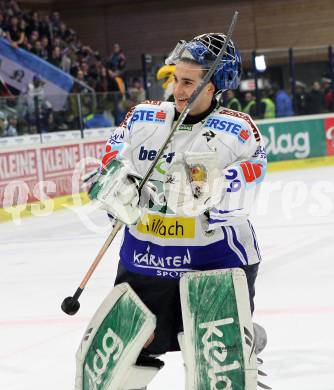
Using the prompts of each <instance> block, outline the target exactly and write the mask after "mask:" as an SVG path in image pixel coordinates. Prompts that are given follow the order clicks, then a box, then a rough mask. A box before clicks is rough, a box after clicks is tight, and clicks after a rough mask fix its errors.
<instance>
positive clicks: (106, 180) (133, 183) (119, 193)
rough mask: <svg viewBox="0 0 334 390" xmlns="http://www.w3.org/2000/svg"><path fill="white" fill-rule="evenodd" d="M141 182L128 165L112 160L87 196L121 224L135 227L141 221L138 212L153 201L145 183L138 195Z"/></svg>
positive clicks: (152, 194)
mask: <svg viewBox="0 0 334 390" xmlns="http://www.w3.org/2000/svg"><path fill="white" fill-rule="evenodd" d="M141 179H142V178H141V176H139V175H138V174H137V173H136V172H135V171H134V169H133V168H132V167H131V165H130V163H129V162H128V161H126V160H116V159H115V160H112V161H111V162H110V163H109V164H108V165H107V166H106V167H105V168H103V169H102V171H101V173H100V175H99V176H98V178H97V180H96V181H95V182H94V184H93V185H92V186H91V187H90V189H89V191H88V195H89V198H90V199H91V200H95V201H97V202H99V203H100V205H101V208H102V209H105V210H106V211H108V213H110V214H112V216H114V217H115V218H117V219H119V220H120V221H122V222H123V223H124V224H126V225H134V224H136V223H137V222H138V220H139V219H140V217H141V214H142V212H141V209H142V208H143V207H144V206H145V204H147V203H148V200H149V199H153V201H154V198H155V194H156V188H155V186H154V185H153V184H151V183H146V184H145V186H144V187H143V189H142V190H141V193H139V191H138V187H139V184H140V181H141Z"/></svg>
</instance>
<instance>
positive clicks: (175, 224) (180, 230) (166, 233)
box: [137, 214, 195, 238]
mask: <svg viewBox="0 0 334 390" xmlns="http://www.w3.org/2000/svg"><path fill="white" fill-rule="evenodd" d="M137 230H138V231H139V232H140V233H144V234H151V235H153V236H156V237H160V238H194V237H195V219H194V218H183V217H177V218H176V217H162V216H159V215H155V214H147V215H146V216H145V217H144V218H143V220H142V221H140V222H139V223H138V226H137Z"/></svg>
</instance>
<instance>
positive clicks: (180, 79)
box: [173, 61, 215, 115]
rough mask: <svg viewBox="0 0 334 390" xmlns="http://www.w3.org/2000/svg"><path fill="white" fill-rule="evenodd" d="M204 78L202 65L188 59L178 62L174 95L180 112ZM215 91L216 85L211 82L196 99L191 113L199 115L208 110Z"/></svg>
mask: <svg viewBox="0 0 334 390" xmlns="http://www.w3.org/2000/svg"><path fill="white" fill-rule="evenodd" d="M202 78H203V69H202V67H201V66H200V65H197V64H195V63H191V62H186V61H180V62H178V63H177V64H176V67H175V71H174V89H173V95H174V99H175V106H176V110H177V111H178V112H181V111H182V110H183V109H184V107H185V106H186V104H187V103H188V99H189V97H190V96H191V94H192V93H193V92H194V90H195V88H196V87H197V86H198V84H199V83H200V82H201V80H202ZM214 92H215V87H214V85H213V84H212V83H211V82H209V83H208V84H207V85H206V86H205V87H204V89H203V90H202V92H201V93H200V94H199V95H198V97H197V99H196V100H195V102H194V104H193V106H192V109H191V110H190V114H191V115H198V114H201V113H202V112H204V111H206V110H207V109H208V108H209V107H210V104H211V101H212V98H213V95H214Z"/></svg>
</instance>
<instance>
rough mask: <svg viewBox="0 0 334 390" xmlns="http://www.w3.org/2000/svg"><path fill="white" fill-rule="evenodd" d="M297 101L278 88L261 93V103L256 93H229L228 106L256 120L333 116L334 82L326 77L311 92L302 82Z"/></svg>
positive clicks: (227, 93) (298, 82) (275, 86)
mask: <svg viewBox="0 0 334 390" xmlns="http://www.w3.org/2000/svg"><path fill="white" fill-rule="evenodd" d="M295 89H296V92H295V98H294V99H293V98H292V95H291V94H289V93H287V92H286V91H285V90H284V89H283V88H281V87H279V86H278V85H276V84H273V86H272V87H271V88H269V89H266V90H262V91H259V94H258V103H257V100H256V94H255V92H254V91H247V92H245V93H243V94H242V93H240V92H236V91H227V92H226V96H225V98H224V105H225V106H226V107H228V108H231V109H232V110H237V111H243V112H245V113H247V114H249V115H251V117H252V118H254V119H271V118H281V117H287V116H293V115H310V114H323V113H326V112H333V108H334V106H333V94H332V86H331V80H330V79H328V78H326V77H323V78H322V79H321V80H320V81H314V82H313V84H312V86H311V87H310V88H308V87H307V85H306V84H305V83H303V82H301V81H297V82H296V85H295Z"/></svg>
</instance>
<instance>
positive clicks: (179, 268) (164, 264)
mask: <svg viewBox="0 0 334 390" xmlns="http://www.w3.org/2000/svg"><path fill="white" fill-rule="evenodd" d="M133 264H134V266H135V267H137V268H145V269H151V270H154V271H156V275H157V276H165V277H172V278H173V277H175V278H179V277H181V276H182V275H183V273H184V272H186V271H189V267H188V266H189V265H190V264H191V255H190V252H189V250H188V249H186V252H185V253H184V254H183V255H174V256H166V257H165V256H159V255H158V254H154V253H152V250H151V247H150V245H147V248H146V251H144V252H139V251H137V250H135V251H134V252H133Z"/></svg>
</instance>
